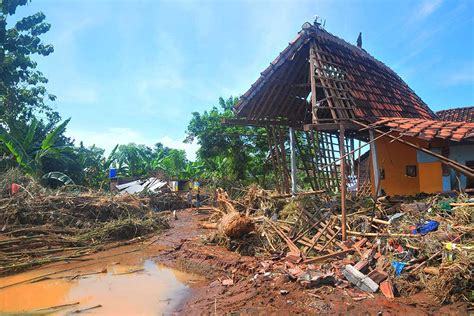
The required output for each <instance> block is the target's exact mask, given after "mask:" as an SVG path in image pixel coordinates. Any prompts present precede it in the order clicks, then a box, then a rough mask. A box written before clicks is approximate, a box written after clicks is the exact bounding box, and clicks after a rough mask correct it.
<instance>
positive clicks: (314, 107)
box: [309, 42, 318, 123]
mask: <svg viewBox="0 0 474 316" xmlns="http://www.w3.org/2000/svg"><path fill="white" fill-rule="evenodd" d="M315 63H316V53H315V51H314V44H313V42H311V44H310V49H309V77H310V80H311V113H312V120H311V122H313V123H318V114H317V110H318V107H317V100H316V74H315V73H314V72H315V68H314V67H315Z"/></svg>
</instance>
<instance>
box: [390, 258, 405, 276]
mask: <svg viewBox="0 0 474 316" xmlns="http://www.w3.org/2000/svg"><path fill="white" fill-rule="evenodd" d="M406 265H407V263H406V262H401V261H392V267H393V268H394V269H395V275H396V276H399V275H400V274H401V273H402V270H403V268H405V266H406Z"/></svg>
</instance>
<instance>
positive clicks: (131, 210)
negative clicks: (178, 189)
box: [0, 178, 168, 275]
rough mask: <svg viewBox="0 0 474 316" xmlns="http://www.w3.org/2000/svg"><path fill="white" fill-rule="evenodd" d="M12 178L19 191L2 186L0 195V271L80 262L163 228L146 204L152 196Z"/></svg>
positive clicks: (157, 214)
mask: <svg viewBox="0 0 474 316" xmlns="http://www.w3.org/2000/svg"><path fill="white" fill-rule="evenodd" d="M16 181H17V182H21V184H16V185H18V186H19V187H20V190H19V191H18V192H17V193H16V194H13V195H12V194H11V192H10V193H8V194H6V193H5V190H3V191H2V196H1V197H0V223H2V224H1V227H0V275H2V274H7V273H11V272H14V271H18V270H23V269H27V268H29V267H32V266H37V265H41V264H45V263H49V262H55V261H60V260H81V259H80V258H79V257H80V256H83V255H86V254H90V253H92V252H95V251H98V250H101V249H104V247H106V245H108V244H109V243H111V242H114V241H121V242H120V245H123V244H126V243H129V242H133V241H136V239H137V238H141V237H143V236H146V235H149V234H153V233H157V232H159V231H160V230H163V229H166V228H167V227H168V223H167V220H166V217H164V216H163V215H164V214H166V212H165V213H163V212H156V211H153V210H152V208H151V207H150V204H151V201H152V198H148V197H147V198H143V197H139V196H134V195H129V194H127V195H112V194H106V193H98V192H79V191H78V190H75V189H71V188H69V189H63V190H62V191H61V190H54V191H53V190H50V189H47V188H44V187H42V186H40V185H39V184H38V183H36V182H35V181H33V180H32V179H29V178H22V179H17V180H16ZM163 198H166V197H164V196H162V197H161V199H163ZM110 246H111V245H110Z"/></svg>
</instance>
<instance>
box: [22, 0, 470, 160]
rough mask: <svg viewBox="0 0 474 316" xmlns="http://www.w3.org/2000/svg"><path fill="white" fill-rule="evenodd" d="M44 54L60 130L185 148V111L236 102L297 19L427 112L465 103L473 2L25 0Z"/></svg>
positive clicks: (91, 138) (101, 141)
mask: <svg viewBox="0 0 474 316" xmlns="http://www.w3.org/2000/svg"><path fill="white" fill-rule="evenodd" d="M37 11H43V12H44V13H45V14H46V17H47V21H48V22H49V23H51V24H52V27H51V31H50V32H48V33H47V34H46V35H45V36H44V39H45V42H47V43H51V44H53V45H54V47H55V52H54V53H53V54H52V55H50V56H48V57H45V58H41V59H39V60H38V62H39V68H40V70H42V71H43V72H44V73H45V75H46V76H47V78H49V80H50V82H49V84H48V89H49V91H50V93H53V94H55V95H57V96H58V99H57V101H56V102H55V105H54V106H55V108H56V109H57V110H58V111H59V112H60V113H61V115H62V116H63V117H64V118H66V117H72V121H71V123H70V124H69V129H68V131H67V134H68V135H69V136H72V137H74V138H75V139H76V140H77V142H78V141H79V140H83V141H84V143H85V144H86V145H92V144H94V143H95V144H96V145H98V146H100V147H103V148H105V149H107V150H110V148H112V147H113V146H114V145H115V144H116V143H128V142H135V143H144V144H147V145H150V146H151V145H153V144H154V143H156V142H159V141H160V142H163V143H164V144H165V145H167V146H170V147H175V148H182V149H185V150H186V151H187V153H188V156H189V158H191V159H193V158H194V152H195V150H196V147H197V145H195V144H194V145H193V144H191V145H186V144H183V143H182V140H183V139H184V137H185V130H186V127H187V124H188V122H189V119H190V118H191V112H193V111H199V112H202V111H203V110H206V109H209V108H211V107H212V106H213V105H215V104H216V103H217V99H218V98H219V97H220V96H224V97H227V96H230V95H235V96H238V95H241V94H243V93H244V92H245V91H246V90H247V89H248V88H249V87H250V85H251V84H252V83H253V82H254V81H255V80H256V79H257V78H258V76H259V73H260V72H261V71H263V70H264V69H265V68H266V67H267V65H268V63H270V62H271V61H272V60H273V59H274V58H275V57H276V56H277V55H278V53H279V52H280V51H282V50H283V49H284V48H285V47H286V45H287V44H288V42H289V41H290V40H292V39H293V38H294V36H295V35H296V33H297V32H298V31H299V30H300V29H301V25H302V24H303V23H304V22H305V21H310V22H312V21H313V16H314V15H319V16H321V17H322V18H323V19H326V29H327V30H328V31H330V32H331V33H333V34H335V35H337V36H339V37H342V38H344V39H345V40H347V41H349V42H352V43H355V41H356V38H357V35H358V33H359V32H362V33H363V46H364V48H365V49H366V50H367V51H368V52H369V53H371V54H372V55H373V56H375V57H376V58H377V59H379V60H381V61H383V62H384V63H385V64H387V65H388V66H389V67H391V68H392V69H394V70H395V71H396V72H397V73H398V74H399V75H400V76H401V77H402V78H403V79H404V80H405V81H406V82H407V83H408V85H410V87H411V88H412V89H413V90H414V91H415V92H416V93H417V94H418V95H419V96H420V97H421V98H422V99H423V100H424V101H425V102H426V103H427V104H428V105H429V106H430V107H431V108H432V109H433V110H435V111H436V110H440V109H443V108H450V107H458V106H466V105H474V1H469V0H466V1H454V0H444V1H443V0H429V1H409V0H397V1H381V0H363V1H352V0H351V1H349V0H346V1H314V0H313V1H298V0H293V1H259V0H254V1H243V0H242V1H240V0H239V1H237V0H227V1H225V0H219V1H218V0H215V1H199V2H198V1H151V0H150V1H132V0H129V1H125V0H122V1H119V0H115V1H105V0H104V1H101V0H82V1H79V0H67V1H60V0H54V1H53V0H33V2H31V3H30V4H29V5H28V6H27V7H23V8H21V9H20V10H18V11H17V15H18V16H23V15H26V14H31V13H35V12H37Z"/></svg>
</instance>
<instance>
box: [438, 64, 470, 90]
mask: <svg viewBox="0 0 474 316" xmlns="http://www.w3.org/2000/svg"><path fill="white" fill-rule="evenodd" d="M443 81H444V80H442V82H443ZM445 83H446V84H448V85H451V86H455V85H462V84H473V83H474V69H473V68H472V67H471V68H467V69H465V70H463V71H459V72H456V73H453V74H451V75H448V76H447V77H446V80H445Z"/></svg>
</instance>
